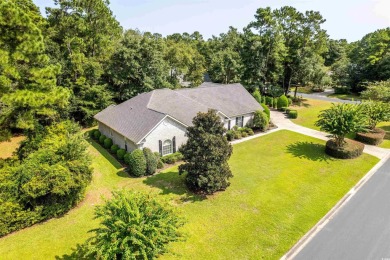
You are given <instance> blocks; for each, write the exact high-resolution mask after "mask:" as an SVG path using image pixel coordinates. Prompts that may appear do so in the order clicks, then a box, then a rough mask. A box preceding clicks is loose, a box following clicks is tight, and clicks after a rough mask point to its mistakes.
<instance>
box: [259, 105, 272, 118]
mask: <svg viewBox="0 0 390 260" xmlns="http://www.w3.org/2000/svg"><path fill="white" fill-rule="evenodd" d="M261 106H262V107H263V109H264V113H265V114H266V115H267V117H268V121H269V120H270V119H271V111H270V110H269V108H268V107H267V106H266V105H264V104H261Z"/></svg>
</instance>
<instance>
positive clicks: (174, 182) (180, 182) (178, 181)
mask: <svg viewBox="0 0 390 260" xmlns="http://www.w3.org/2000/svg"><path fill="white" fill-rule="evenodd" d="M184 180H185V175H184V174H182V175H179V172H178V171H168V172H162V173H159V174H156V175H153V176H150V177H147V178H146V179H145V180H144V181H143V183H144V184H146V185H149V186H152V187H155V188H158V189H160V190H161V193H160V194H161V195H169V194H176V195H180V196H181V198H180V200H181V201H182V202H195V201H202V200H204V199H207V197H206V196H204V195H200V194H195V193H192V192H190V191H189V190H188V189H187V187H186V185H185V183H184Z"/></svg>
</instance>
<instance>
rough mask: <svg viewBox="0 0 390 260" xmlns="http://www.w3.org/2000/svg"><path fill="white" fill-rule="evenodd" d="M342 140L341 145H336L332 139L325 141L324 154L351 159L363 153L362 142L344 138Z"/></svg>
mask: <svg viewBox="0 0 390 260" xmlns="http://www.w3.org/2000/svg"><path fill="white" fill-rule="evenodd" d="M344 141H345V142H344V144H343V145H342V146H338V144H337V142H336V140H334V139H331V140H329V141H327V142H326V147H325V152H326V154H328V155H330V156H332V157H335V158H339V159H353V158H356V157H359V156H360V155H361V154H362V153H363V150H364V144H362V143H359V142H356V141H353V140H349V139H344Z"/></svg>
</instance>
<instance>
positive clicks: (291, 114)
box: [288, 110, 298, 119]
mask: <svg viewBox="0 0 390 260" xmlns="http://www.w3.org/2000/svg"><path fill="white" fill-rule="evenodd" d="M288 118H293V119H295V118H298V111H297V110H289V111H288Z"/></svg>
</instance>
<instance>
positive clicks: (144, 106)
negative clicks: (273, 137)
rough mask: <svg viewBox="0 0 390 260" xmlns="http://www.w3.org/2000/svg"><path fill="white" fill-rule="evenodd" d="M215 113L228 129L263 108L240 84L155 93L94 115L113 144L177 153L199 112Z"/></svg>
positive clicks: (240, 124) (243, 121)
mask: <svg viewBox="0 0 390 260" xmlns="http://www.w3.org/2000/svg"><path fill="white" fill-rule="evenodd" d="M209 109H214V110H216V111H217V113H218V114H219V115H220V117H221V120H222V121H223V122H224V126H225V127H226V129H231V128H232V127H233V126H235V125H237V126H239V127H243V126H245V125H247V124H248V123H250V122H251V121H252V119H253V114H254V112H255V111H256V110H263V108H262V107H261V106H260V104H259V103H258V102H257V101H256V100H255V99H254V98H253V97H252V95H251V94H250V93H249V92H248V91H247V90H246V89H245V88H244V87H243V86H242V85H241V84H228V85H223V84H215V83H209V82H206V83H203V84H202V85H200V86H199V87H196V88H182V89H175V90H171V89H156V90H153V91H150V92H147V93H142V94H139V95H138V96H135V97H133V98H131V99H129V100H127V101H125V102H123V103H121V104H119V105H112V106H109V107H107V108H106V109H104V110H103V111H101V112H99V113H98V114H96V115H95V119H96V120H97V122H98V124H99V130H100V132H101V133H102V134H104V135H105V136H107V137H109V138H111V139H112V140H113V143H114V144H117V145H118V146H119V147H121V148H123V149H125V150H126V151H132V150H134V149H137V148H138V149H142V148H143V147H148V148H150V149H151V150H152V151H153V152H159V153H160V154H161V155H167V154H170V153H174V152H176V151H177V150H178V148H179V147H180V146H181V145H182V144H184V143H185V142H186V141H187V137H186V128H187V127H188V126H192V119H193V118H194V117H195V116H196V114H197V113H198V112H207V111H208V110H209Z"/></svg>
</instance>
